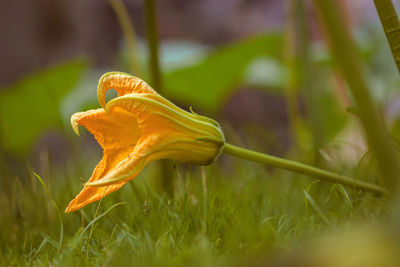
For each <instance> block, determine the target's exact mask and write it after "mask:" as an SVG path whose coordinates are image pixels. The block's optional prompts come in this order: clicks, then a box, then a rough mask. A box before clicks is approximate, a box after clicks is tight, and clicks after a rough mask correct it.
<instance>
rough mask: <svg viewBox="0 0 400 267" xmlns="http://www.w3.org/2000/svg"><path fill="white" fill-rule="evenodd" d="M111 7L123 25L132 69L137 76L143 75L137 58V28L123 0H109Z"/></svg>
mask: <svg viewBox="0 0 400 267" xmlns="http://www.w3.org/2000/svg"><path fill="white" fill-rule="evenodd" d="M108 2H109V3H110V5H111V7H112V8H113V10H114V12H115V14H116V16H117V18H118V21H119V24H120V25H121V28H122V32H123V34H124V38H125V41H126V46H127V49H128V56H129V65H130V71H131V72H132V74H135V75H136V76H141V70H140V67H139V64H138V62H137V60H136V53H135V51H136V37H135V30H134V29H133V26H132V23H131V21H130V19H129V15H128V12H127V10H126V8H125V6H124V4H123V3H122V1H121V0H108Z"/></svg>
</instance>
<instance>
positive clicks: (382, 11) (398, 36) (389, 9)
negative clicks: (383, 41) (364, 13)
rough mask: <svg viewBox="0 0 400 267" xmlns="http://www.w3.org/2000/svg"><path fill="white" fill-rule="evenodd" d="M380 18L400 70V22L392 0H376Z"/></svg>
mask: <svg viewBox="0 0 400 267" xmlns="http://www.w3.org/2000/svg"><path fill="white" fill-rule="evenodd" d="M374 3H375V7H376V10H377V11H378V15H379V19H380V20H381V23H382V27H383V30H384V31H385V34H386V38H387V40H388V42H389V45H390V49H391V50H392V55H393V58H394V61H395V63H396V66H397V70H398V71H399V72H400V22H399V18H398V17H397V13H396V10H395V8H394V6H393V3H392V1H391V0H374Z"/></svg>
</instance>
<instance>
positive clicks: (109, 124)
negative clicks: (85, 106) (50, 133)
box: [71, 108, 142, 151]
mask: <svg viewBox="0 0 400 267" xmlns="http://www.w3.org/2000/svg"><path fill="white" fill-rule="evenodd" d="M71 125H72V128H73V129H74V131H75V132H76V133H77V134H78V135H79V132H78V126H79V125H82V126H85V128H86V129H87V130H88V131H89V132H90V133H91V134H93V135H94V137H95V138H96V140H97V142H98V143H99V144H100V145H101V147H102V148H103V149H104V150H105V151H107V150H111V149H115V148H124V147H125V148H126V147H133V146H134V145H135V144H136V142H137V141H138V139H139V138H140V136H141V135H142V131H141V130H140V128H139V125H138V122H137V119H136V116H134V115H133V114H132V113H130V112H127V111H125V110H123V109H121V108H119V109H115V110H114V111H113V112H112V114H106V112H105V110H104V109H102V108H100V109H95V110H89V111H85V112H78V113H75V114H73V115H72V117H71Z"/></svg>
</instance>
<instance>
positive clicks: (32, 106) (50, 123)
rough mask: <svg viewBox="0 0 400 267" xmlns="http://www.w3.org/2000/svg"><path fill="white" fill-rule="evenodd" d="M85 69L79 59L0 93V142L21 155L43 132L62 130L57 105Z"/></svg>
mask: <svg viewBox="0 0 400 267" xmlns="http://www.w3.org/2000/svg"><path fill="white" fill-rule="evenodd" d="M85 68H86V64H85V62H83V61H82V60H73V61H68V62H66V63H63V64H60V65H57V66H52V67H49V68H47V69H45V70H41V71H37V72H35V73H33V74H32V75H30V76H28V77H25V78H23V79H22V80H21V81H19V82H17V83H16V84H15V85H12V86H10V87H8V88H4V89H3V90H1V91H0V140H1V143H3V144H4V146H5V147H6V149H7V150H9V151H11V152H14V153H17V154H23V153H26V152H27V151H29V149H30V148H31V146H32V144H33V143H34V142H35V140H36V139H37V137H38V136H39V135H40V134H41V133H43V131H45V130H46V129H49V128H57V127H62V121H61V118H60V111H59V104H60V100H61V99H62V98H63V97H64V96H65V94H66V93H67V92H68V91H70V90H71V89H72V88H73V87H74V86H75V85H76V83H77V82H78V80H79V78H80V77H81V74H82V72H83V70H84V69H85Z"/></svg>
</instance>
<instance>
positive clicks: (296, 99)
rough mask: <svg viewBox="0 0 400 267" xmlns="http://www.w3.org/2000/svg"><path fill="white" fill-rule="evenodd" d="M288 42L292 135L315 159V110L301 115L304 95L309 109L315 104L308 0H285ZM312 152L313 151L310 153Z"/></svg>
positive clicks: (289, 112)
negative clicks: (312, 91) (310, 78)
mask: <svg viewBox="0 0 400 267" xmlns="http://www.w3.org/2000/svg"><path fill="white" fill-rule="evenodd" d="M285 2H286V38H285V39H286V41H285V61H286V65H287V66H288V73H289V74H288V79H287V84H286V90H285V95H286V102H287V108H288V115H289V122H290V125H291V129H292V131H293V137H294V140H295V143H296V146H297V148H298V149H299V150H300V151H301V152H302V153H303V154H304V153H307V154H312V156H311V159H312V161H314V162H315V159H316V157H315V155H316V151H317V149H316V147H315V143H320V142H317V140H319V138H318V135H315V134H314V132H313V131H312V130H313V129H311V127H309V126H311V124H310V123H308V122H309V121H310V122H314V121H313V119H314V118H311V117H312V116H313V114H314V113H313V112H312V111H311V110H308V112H307V115H308V116H310V117H309V119H310V120H308V119H307V117H305V116H302V114H301V113H302V112H301V108H300V105H299V103H300V100H301V97H302V96H307V100H308V101H307V102H308V103H307V104H308V105H307V109H312V106H313V103H312V101H310V100H311V97H308V96H309V93H311V92H310V91H309V90H310V87H311V86H310V84H309V80H308V78H307V70H308V69H309V65H310V64H309V63H310V60H309V51H308V47H309V39H308V38H309V36H308V23H307V17H306V14H305V10H306V9H305V8H306V7H305V3H304V1H302V0H286V1H285ZM308 152H311V153H308Z"/></svg>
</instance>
